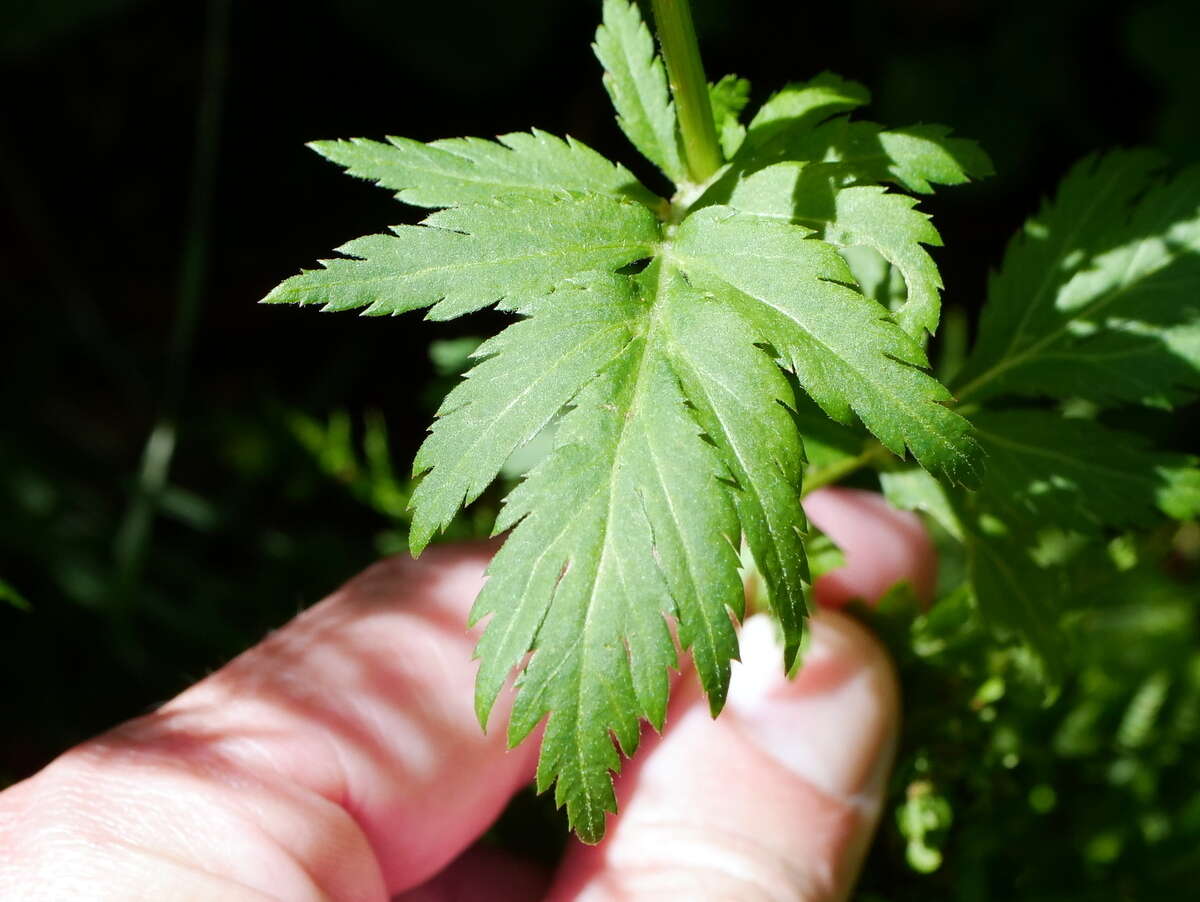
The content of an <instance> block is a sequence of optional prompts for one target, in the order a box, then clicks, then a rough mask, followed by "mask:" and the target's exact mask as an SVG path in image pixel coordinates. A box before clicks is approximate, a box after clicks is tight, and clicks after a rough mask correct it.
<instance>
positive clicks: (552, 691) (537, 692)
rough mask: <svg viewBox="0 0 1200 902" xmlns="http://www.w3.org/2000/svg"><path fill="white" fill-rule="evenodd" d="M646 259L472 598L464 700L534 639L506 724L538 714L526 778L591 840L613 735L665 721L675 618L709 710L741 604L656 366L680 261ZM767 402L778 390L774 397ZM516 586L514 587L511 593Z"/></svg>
mask: <svg viewBox="0 0 1200 902" xmlns="http://www.w3.org/2000/svg"><path fill="white" fill-rule="evenodd" d="M656 270H657V267H654V268H652V270H650V271H648V272H649V278H647V279H646V280H645V282H644V284H645V285H651V284H653V287H650V288H646V289H644V290H647V291H651V292H654V293H653V294H651V295H650V297H649V298H647V303H649V301H650V298H654V299H655V302H656V306H658V308H659V311H661V312H659V313H658V315H654V314H651V313H650V311H649V310H648V309H647V311H646V312H647V314H648V315H649V316H650V321H649V323H648V326H647V332H646V333H645V335H644V336H642V337H639V338H638V339H637V340H636V341H634V342H632V343H631V344H630V345H629V346H628V347H627V349H626V351H625V353H623V354H622V355H621V356H620V357H619V359H618V360H617V361H615V362H614V364H613V365H612V366H611V367H610V368H609V369H608V370H606V371H605V372H604V373H603V374H602V375H601V376H600V377H599V378H598V379H597V380H595V381H594V382H592V383H591V384H590V385H589V386H588V387H587V388H586V389H585V390H584V391H583V392H582V393H581V394H580V395H579V396H577V398H576V399H575V402H574V407H573V409H572V410H571V412H570V413H568V414H567V415H566V416H565V417H564V419H563V421H562V425H561V427H560V429H559V434H558V445H557V447H556V449H555V451H554V453H553V454H552V456H551V457H550V458H549V459H548V460H547V461H545V462H544V463H543V464H541V465H540V466H539V467H537V468H536V469H535V470H534V471H533V473H531V474H530V475H529V477H528V478H527V479H526V481H525V482H524V483H523V484H522V485H521V486H520V487H519V488H518V489H516V490H515V491H514V492H513V493H512V494H511V495H510V496H509V498H508V499H507V501H506V504H505V508H504V512H503V513H502V515H501V518H500V521H499V522H498V523H497V529H507V528H509V527H511V526H513V525H514V524H515V525H516V528H515V529H514V531H513V533H512V536H511V537H510V538H509V540H508V542H507V543H506V544H505V546H504V548H503V549H501V551H500V552H499V554H498V555H497V556H496V558H495V560H494V561H493V564H492V566H491V568H490V570H489V579H488V581H487V583H486V584H485V587H484V589H483V591H482V592H481V593H480V596H479V599H478V601H477V602H476V607H475V610H474V611H473V613H472V621H473V622H474V621H477V620H479V619H480V618H482V617H484V616H489V615H490V616H491V618H492V619H491V621H490V623H489V625H488V628H487V631H486V632H485V633H484V636H483V639H482V640H481V642H480V646H479V654H480V657H481V658H482V663H481V667H480V671H479V683H478V695H477V710H478V711H479V714H480V719H481V720H482V721H486V719H487V712H488V711H489V710H490V708H491V705H492V702H493V700H494V699H495V696H496V693H497V692H498V691H499V688H500V686H501V685H502V684H503V681H504V679H505V677H506V675H507V673H508V671H509V670H510V669H511V668H513V667H515V666H516V665H517V664H518V663H519V662H520V660H521V658H522V657H523V656H524V655H525V654H526V652H527V651H528V650H529V649H530V648H532V649H533V651H534V653H533V656H532V658H531V659H530V661H529V664H528V665H527V666H526V668H525V670H524V671H523V673H522V675H521V677H520V680H519V684H518V685H519V693H518V696H517V699H516V702H515V704H514V708H513V713H512V718H511V721H510V726H509V738H510V741H511V742H513V743H516V742H519V741H520V740H521V739H522V738H524V736H526V735H527V734H528V733H529V732H530V731H531V730H532V729H533V728H534V727H535V726H536V725H537V723H538V722H539V721H540V720H541V719H542V718H543V717H545V716H546V715H547V714H549V719H548V721H547V724H546V731H545V735H544V738H543V741H542V756H541V760H540V762H539V766H538V785H539V787H540V788H542V789H545V788H546V787H548V786H549V785H550V783H551V782H552V781H557V788H556V798H557V800H558V802H559V804H565V805H566V807H567V810H568V814H569V816H570V819H571V822H572V824H573V826H574V827H575V829H576V831H577V832H578V833H579V836H580V838H582V839H584V840H585V841H588V842H594V841H596V840H597V839H598V838H599V837H600V835H601V834H602V832H603V829H604V820H603V819H604V813H605V812H606V811H612V810H614V809H615V801H614V797H613V792H612V785H611V779H610V777H609V774H608V771H610V770H615V769H616V768H617V767H618V766H619V759H618V757H617V753H616V750H615V749H614V747H613V743H612V738H611V737H613V736H615V737H616V739H617V742H618V743H619V744H620V747H621V750H622V751H623V752H624V753H625V754H627V755H628V754H632V753H633V751H634V749H635V748H636V747H637V744H638V739H639V717H644V718H646V719H648V720H649V721H650V722H651V723H652V724H654V725H655V726H656V727H661V725H662V722H663V718H664V717H665V714H666V701H667V688H668V681H667V668H668V667H671V666H674V665H675V648H674V644H673V642H672V641H671V637H670V633H669V632H668V630H667V626H666V622H665V620H664V617H665V616H667V615H672V616H674V617H676V618H677V619H678V623H679V640H680V643H681V644H682V645H683V646H684V647H685V648H687V647H690V648H691V651H692V657H693V660H694V662H695V665H696V668H697V671H698V673H699V675H700V680H701V683H702V685H703V686H704V688H705V690H706V692H707V693H708V696H709V701H710V705H711V706H712V707H713V710H714V711H717V710H719V709H720V707H721V705H722V703H723V700H724V695H725V690H726V688H727V686H728V680H729V660H730V658H731V657H732V656H733V655H735V654H736V649H737V640H736V636H735V634H734V631H733V623H732V621H731V619H730V615H731V614H732V615H733V616H735V617H740V615H741V611H742V606H743V602H744V599H743V589H742V583H741V579H740V576H739V573H738V558H737V552H736V549H737V536H738V532H739V528H738V519H737V514H736V512H735V507H734V504H733V500H732V498H731V497H730V493H729V492H728V491H727V490H724V489H723V488H722V487H723V486H724V485H725V482H724V481H726V480H728V478H729V474H728V471H727V469H726V467H725V466H724V465H723V463H722V461H721V457H720V455H719V454H718V452H717V450H716V448H715V447H714V446H713V444H712V443H710V442H708V441H705V440H704V438H703V436H702V434H701V431H700V427H699V425H698V424H697V421H696V419H695V417H694V416H693V415H692V413H691V411H690V410H689V407H688V405H687V404H686V399H685V397H684V394H683V392H682V390H681V387H680V382H679V378H678V376H677V374H676V373H675V372H674V371H673V370H672V368H671V366H670V362H669V360H670V356H671V354H672V349H673V348H674V349H675V350H676V351H680V350H682V349H679V348H678V347H677V342H678V339H677V338H676V336H675V335H673V334H672V325H673V323H672V322H671V320H672V319H673V314H672V310H671V307H672V306H673V305H674V304H675V303H676V298H675V295H674V292H675V291H676V290H678V291H679V292H681V293H682V294H684V295H685V299H686V300H687V301H688V302H691V301H692V300H693V294H692V293H691V292H690V291H686V289H685V288H684V286H683V285H682V283H681V280H679V279H678V278H677V277H673V276H672V275H671V274H669V273H665V272H662V271H656ZM765 403H766V404H772V403H774V402H773V401H771V400H770V399H767V400H766V401H765ZM514 599H520V601H519V603H516V604H514Z"/></svg>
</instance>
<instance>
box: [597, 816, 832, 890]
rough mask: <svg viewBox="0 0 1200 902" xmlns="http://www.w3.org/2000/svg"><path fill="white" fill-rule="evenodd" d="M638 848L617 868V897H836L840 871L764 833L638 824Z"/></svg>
mask: <svg viewBox="0 0 1200 902" xmlns="http://www.w3.org/2000/svg"><path fill="white" fill-rule="evenodd" d="M638 830H639V837H638V843H637V848H636V850H633V851H632V852H631V853H630V854H629V855H628V856H627V857H626V856H622V857H625V858H627V860H624V861H621V862H620V863H619V866H618V867H616V868H613V869H612V871H613V872H614V873H616V874H617V875H618V876H617V878H616V879H618V880H619V881H620V884H621V885H620V886H619V887H612V889H613V890H614V892H613V893H612V894H611V897H612V898H620V899H634V900H639V899H666V898H671V899H692V900H696V902H734V900H736V902H831V900H833V899H835V898H837V897H836V892H835V875H834V873H833V871H832V869H831V868H828V867H825V866H824V865H822V864H821V863H820V862H810V861H802V860H798V859H796V858H793V857H791V856H788V855H787V854H786V853H785V852H784V851H783V850H782V849H781V848H780V847H779V846H778V845H773V844H770V843H765V842H764V841H763V839H762V837H761V836H755V835H753V834H750V833H745V832H741V831H738V830H734V829H722V828H717V827H713V826H712V825H704V826H696V825H692V824H687V823H679V822H677V821H672V822H663V823H659V824H639V825H638Z"/></svg>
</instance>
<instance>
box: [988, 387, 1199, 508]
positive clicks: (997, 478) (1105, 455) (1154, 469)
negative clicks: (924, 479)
mask: <svg viewBox="0 0 1200 902" xmlns="http://www.w3.org/2000/svg"><path fill="white" fill-rule="evenodd" d="M972 423H973V424H974V426H975V428H976V434H977V435H978V437H979V442H980V444H981V445H983V448H984V451H985V453H986V454H987V461H988V466H987V475H986V476H985V478H984V481H983V484H982V485H981V486H980V488H979V495H978V499H977V500H978V502H979V503H980V504H981V505H983V506H984V508H985V509H986V510H988V511H989V512H991V513H993V514H995V515H996V516H998V517H1001V518H1002V519H1004V520H1005V521H1006V522H1010V523H1021V522H1023V521H1030V522H1034V523H1036V524H1037V525H1038V526H1039V527H1042V528H1045V527H1048V526H1060V527H1062V528H1064V529H1072V530H1078V531H1081V532H1089V531H1094V530H1097V529H1100V528H1104V527H1111V528H1124V527H1135V526H1148V525H1151V524H1153V523H1154V522H1155V521H1156V520H1158V519H1160V518H1161V516H1162V515H1163V514H1166V515H1167V516H1169V517H1171V518H1173V519H1177V520H1186V519H1188V518H1190V517H1195V516H1197V514H1200V469H1197V461H1196V459H1195V458H1192V457H1189V456H1187V455H1184V454H1173V453H1167V452H1161V451H1154V450H1152V449H1151V448H1150V447H1149V443H1148V442H1147V441H1146V440H1145V439H1143V438H1142V437H1141V436H1139V435H1137V434H1136V433H1130V432H1122V431H1119V430H1116V429H1111V428H1109V427H1107V426H1104V425H1101V424H1100V423H1097V422H1095V421H1092V420H1085V419H1077V418H1068V417H1064V416H1061V415H1060V414H1057V413H1054V412H1053V411H1044V410H1010V411H987V412H983V413H979V414H976V415H975V417H973V418H972Z"/></svg>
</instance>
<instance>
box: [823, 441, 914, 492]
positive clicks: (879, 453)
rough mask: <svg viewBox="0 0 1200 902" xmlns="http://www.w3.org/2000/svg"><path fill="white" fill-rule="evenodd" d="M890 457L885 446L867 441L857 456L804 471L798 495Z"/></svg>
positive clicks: (890, 454) (830, 483) (829, 483)
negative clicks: (802, 483)
mask: <svg viewBox="0 0 1200 902" xmlns="http://www.w3.org/2000/svg"><path fill="white" fill-rule="evenodd" d="M890 457H892V453H891V452H890V451H888V449H887V448H885V447H883V445H881V444H880V443H879V442H877V441H874V440H872V441H869V442H867V444H866V445H865V446H864V447H863V450H862V453H860V454H859V455H858V456H856V457H847V458H846V459H845V460H840V461H838V462H837V463H835V464H830V465H829V466H828V467H823V468H821V469H819V470H809V471H808V472H807V473H805V474H804V487H803V488H802V489H801V492H800V495H801V497H803V496H804V495H807V494H808V493H809V492H815V491H816V490H817V489H820V488H824V487H825V486H827V485H832V484H833V483H835V482H838V481H839V480H841V479H845V478H846V477H847V476H849V475H850V474H851V473H855V472H857V471H858V470H861V469H862V468H863V467H866V466H869V465H871V464H873V463H878V462H882V461H885V460H887V459H888V458H890Z"/></svg>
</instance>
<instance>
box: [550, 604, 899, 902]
mask: <svg viewBox="0 0 1200 902" xmlns="http://www.w3.org/2000/svg"><path fill="white" fill-rule="evenodd" d="M781 654H782V650H781V648H780V647H779V644H778V641H777V638H776V635H775V627H774V625H773V624H772V623H771V622H770V621H769V620H767V619H766V618H765V617H763V616H762V615H759V616H756V617H752V618H750V619H749V620H748V621H747V622H746V624H745V626H744V628H743V630H742V658H743V661H744V662H745V663H735V664H734V669H733V676H732V681H731V685H730V691H729V701H728V704H727V706H726V709H725V711H724V713H722V715H721V716H720V718H718V719H717V720H713V719H712V718H711V717H710V715H709V713H708V708H707V703H706V702H705V701H704V700H703V698H701V697H700V692H699V689H698V688H697V686H696V683H695V681H694V680H689V681H688V682H686V683H684V684H681V686H680V689H679V691H678V692H677V695H676V698H675V700H674V701H673V702H672V706H671V713H670V718H669V727H668V729H667V730H666V732H665V733H664V735H663V736H662V737H661V739H658V740H657V742H654V743H653V744H652V746H651V747H650V748H647V749H646V750H645V751H644V752H643V753H642V755H641V757H639V758H638V759H637V760H636V761H634V762H633V763H632V764H631V765H629V767H628V771H627V772H626V773H625V774H623V775H622V776H621V777H620V778H619V780H618V782H617V795H618V800H619V803H620V806H621V813H620V815H619V816H618V817H616V818H615V819H613V820H611V821H610V824H609V835H608V837H607V839H605V840H604V841H603V842H602V843H601V844H600V845H598V846H592V847H587V846H581V845H575V846H573V847H572V848H571V849H570V850H569V852H568V855H567V858H566V859H565V861H564V864H563V868H562V870H561V872H560V876H559V878H558V880H557V881H556V884H555V886H554V888H553V890H552V891H551V893H550V899H551V900H553V902H582V900H588V902H599V900H618V899H620V900H642V899H645V900H652V899H655V900H656V899H689V900H697V902H703V900H718V899H719V900H725V899H738V900H743V902H755V900H779V899H792V900H806V902H813V900H830V899H842V898H845V896H846V894H847V893H848V892H849V889H850V887H851V885H852V883H853V880H854V877H855V875H856V874H857V870H858V867H859V866H860V864H861V860H862V856H863V854H864V852H865V850H866V848H867V845H868V842H869V839H870V835H871V832H872V830H873V827H874V825H875V823H876V821H877V820H878V815H879V809H880V805H881V800H882V797H883V792H884V786H885V781H886V778H887V772H888V769H889V767H890V763H891V758H892V754H893V747H894V743H895V736H896V730H897V722H898V710H899V701H898V693H897V686H896V681H895V677H894V676H893V673H892V670H891V666H890V664H889V663H888V661H887V658H886V655H885V654H884V652H883V651H882V649H881V648H880V647H879V646H878V644H877V643H876V642H875V641H874V640H873V639H872V638H871V637H870V636H869V635H868V634H867V633H866V631H865V630H864V629H863V628H862V627H861V626H859V625H858V624H857V623H855V622H854V621H852V620H850V619H849V618H847V617H845V616H844V615H841V614H838V613H836V612H833V611H822V612H820V613H819V614H818V615H817V616H815V617H814V618H813V621H812V641H811V644H810V647H809V650H808V653H807V655H806V658H805V664H804V666H803V668H802V669H801V672H800V673H799V675H798V676H797V677H796V678H795V679H794V680H792V681H789V680H787V679H786V678H785V677H784V675H783V673H782V670H781V668H780V665H779V660H780V655H781Z"/></svg>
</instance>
